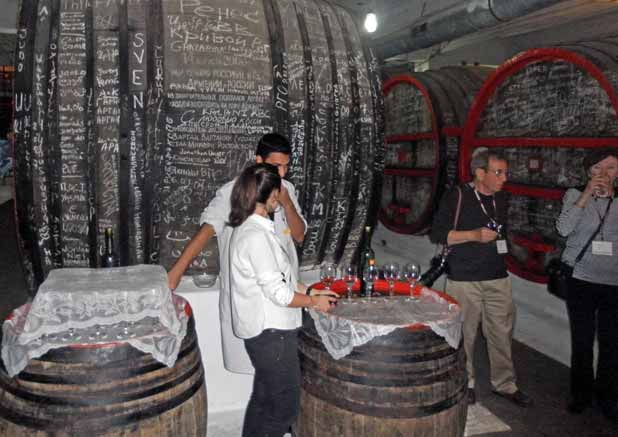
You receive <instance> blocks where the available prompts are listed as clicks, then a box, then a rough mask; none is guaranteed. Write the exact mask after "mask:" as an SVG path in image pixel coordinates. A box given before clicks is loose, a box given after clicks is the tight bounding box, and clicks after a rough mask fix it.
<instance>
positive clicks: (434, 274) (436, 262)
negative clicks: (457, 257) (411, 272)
mask: <svg viewBox="0 0 618 437" xmlns="http://www.w3.org/2000/svg"><path fill="white" fill-rule="evenodd" d="M449 252H450V249H449V248H447V247H445V248H444V249H442V253H441V254H440V255H436V256H434V257H433V258H431V261H430V262H429V264H430V267H429V270H427V271H426V272H425V273H423V274H422V275H421V277H420V278H419V280H418V282H420V283H421V284H423V285H424V286H426V287H431V286H432V285H433V284H434V282H436V280H437V279H438V278H439V277H440V276H442V275H443V274H444V273H447V272H448V263H447V258H448V254H449Z"/></svg>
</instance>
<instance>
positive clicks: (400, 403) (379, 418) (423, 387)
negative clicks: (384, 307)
mask: <svg viewBox="0 0 618 437" xmlns="http://www.w3.org/2000/svg"><path fill="white" fill-rule="evenodd" d="M299 351H300V360H301V369H302V392H301V407H300V415H299V420H298V423H297V435H298V436H299V437H305V436H323V437H327V436H333V437H334V436H337V437H344V436H345V437H352V436H354V437H357V436H367V437H375V436H393V435H397V436H428V435H431V436H439V437H451V436H452V437H455V436H463V433H464V428H465V424H466V415H467V408H468V407H467V402H466V397H465V393H466V386H467V376H466V371H465V354H464V351H463V348H461V347H460V348H459V349H453V348H452V347H450V346H449V345H448V344H447V342H446V341H445V340H444V339H443V338H442V337H440V336H438V335H437V334H435V333H434V332H433V331H431V330H430V329H429V328H425V327H418V326H415V327H414V328H401V329H396V330H395V331H393V332H392V333H391V334H388V335H385V336H379V337H375V338H374V339H373V340H371V341H370V342H368V343H366V344H365V345H363V346H359V347H356V348H355V349H354V350H353V351H352V352H351V353H350V354H349V355H347V356H346V357H344V358H341V359H340V360H335V359H333V358H332V357H331V355H330V354H329V353H328V352H327V351H326V349H325V348H324V346H323V344H322V341H321V339H320V336H319V335H318V333H317V331H316V329H315V325H314V322H313V320H312V319H311V317H308V316H307V317H305V320H304V323H303V329H302V331H301V333H300V337H299Z"/></svg>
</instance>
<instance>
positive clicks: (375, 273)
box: [363, 264, 380, 297]
mask: <svg viewBox="0 0 618 437" xmlns="http://www.w3.org/2000/svg"><path fill="white" fill-rule="evenodd" d="M379 274H380V272H379V270H378V268H377V267H376V266H375V265H374V264H370V265H368V266H367V268H366V269H365V270H364V271H363V280H364V281H365V284H367V291H366V293H367V297H371V295H372V293H373V283H374V282H375V281H376V280H377V279H378V277H379Z"/></svg>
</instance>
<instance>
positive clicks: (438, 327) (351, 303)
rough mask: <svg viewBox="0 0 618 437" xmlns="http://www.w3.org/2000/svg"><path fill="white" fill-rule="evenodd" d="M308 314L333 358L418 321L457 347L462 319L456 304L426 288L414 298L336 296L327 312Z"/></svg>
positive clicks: (344, 354) (337, 357)
mask: <svg viewBox="0 0 618 437" xmlns="http://www.w3.org/2000/svg"><path fill="white" fill-rule="evenodd" d="M309 314H311V317H312V318H313V320H314V322H315V327H316V330H317V331H318V334H320V337H321V338H322V343H323V344H324V346H325V347H326V350H327V351H328V352H329V353H330V354H331V355H332V357H333V358H335V359H336V360H338V359H340V358H343V357H345V356H346V355H348V354H349V353H350V352H352V350H353V349H354V348H355V347H357V346H361V345H363V344H365V343H367V342H369V341H371V340H372V339H373V338H374V337H377V336H380V335H387V334H390V333H391V332H393V331H394V330H395V329H398V328H407V327H410V326H412V325H418V324H420V325H424V326H427V327H428V328H430V329H431V330H432V331H433V332H435V333H436V334H438V335H439V336H441V337H444V339H445V340H446V342H447V343H448V344H449V345H450V346H451V347H453V348H457V347H458V345H459V341H460V339H461V326H462V322H463V318H462V314H461V311H460V308H459V305H457V304H455V303H453V302H452V301H449V300H447V299H446V298H444V297H443V296H441V295H440V294H439V293H437V292H435V291H433V290H430V289H428V288H422V289H421V290H420V291H419V293H418V294H417V296H415V297H410V296H395V297H372V298H353V299H340V300H339V302H338V304H337V307H336V308H334V309H333V310H332V311H331V312H330V313H322V312H319V311H314V310H310V311H309Z"/></svg>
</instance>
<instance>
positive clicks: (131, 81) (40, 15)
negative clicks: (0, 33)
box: [14, 0, 383, 290]
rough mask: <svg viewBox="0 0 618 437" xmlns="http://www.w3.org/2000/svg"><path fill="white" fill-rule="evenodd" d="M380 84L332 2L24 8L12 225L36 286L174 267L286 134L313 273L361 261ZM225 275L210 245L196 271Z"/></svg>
mask: <svg viewBox="0 0 618 437" xmlns="http://www.w3.org/2000/svg"><path fill="white" fill-rule="evenodd" d="M380 89H381V85H380V83H379V77H378V72H377V61H376V60H375V58H374V57H373V55H372V54H371V53H370V51H369V50H368V49H367V48H366V46H365V45H364V42H363V41H361V35H360V33H359V31H358V29H357V22H356V21H355V20H354V19H353V18H352V16H351V15H350V14H349V13H348V12H346V11H345V10H344V9H342V8H340V7H338V6H335V5H333V4H331V3H330V2H325V1H322V0H258V1H250V2H249V1H242V0H191V1H186V0H168V1H162V0H156V1H146V0H129V1H121V0H109V1H105V2H98V1H95V2H88V1H82V0H61V1H59V2H56V1H52V0H24V1H23V2H22V5H21V13H20V19H19V25H18V32H17V51H16V59H15V90H14V91H15V95H14V97H15V99H14V100H15V103H14V109H15V120H14V125H15V130H16V134H17V139H16V154H17V157H16V158H17V193H16V200H17V211H16V212H17V214H16V215H17V219H18V220H17V223H18V231H19V232H18V233H19V243H20V250H21V252H22V255H23V264H24V267H25V270H26V273H27V277H28V282H29V286H30V289H31V290H34V289H35V288H36V285H37V284H39V283H40V282H41V281H42V280H43V279H44V278H45V276H46V274H47V273H48V272H49V270H51V269H53V268H57V267H88V266H90V267H94V266H98V265H99V263H100V260H99V258H100V255H101V253H102V251H103V238H102V236H103V230H104V229H105V228H110V227H111V228H112V229H113V230H114V235H115V237H116V246H117V252H118V253H119V256H120V260H121V264H122V265H130V264H136V263H161V264H163V265H164V266H166V267H170V266H171V265H172V264H173V263H174V261H175V260H176V258H177V257H178V256H179V255H180V252H181V250H182V248H183V247H184V246H185V244H186V243H187V241H188V240H189V239H190V238H191V236H192V235H193V234H194V232H195V231H196V230H197V229H198V227H199V219H200V213H201V211H202V209H203V208H204V207H205V206H206V205H207V204H208V202H209V201H210V200H211V199H212V198H213V197H214V194H215V191H216V189H217V188H218V187H220V186H221V185H223V184H224V183H225V182H227V181H229V180H231V179H233V178H234V177H235V176H236V175H237V174H238V173H239V172H240V171H241V170H242V169H243V168H244V167H245V166H246V165H247V164H249V163H250V162H252V161H253V160H254V156H255V149H256V145H257V141H258V139H259V138H260V137H261V136H262V135H263V134H265V133H268V132H272V131H277V132H280V133H282V134H284V135H286V136H288V137H289V139H290V141H291V143H292V149H293V153H292V156H291V162H290V172H289V178H290V180H291V181H292V182H293V183H294V184H295V185H296V188H297V190H298V192H299V193H300V196H299V197H300V201H301V202H300V203H301V206H302V209H303V213H304V216H305V218H306V219H307V222H308V228H307V233H306V236H305V240H304V244H303V246H302V251H301V252H302V259H303V261H302V262H303V264H304V265H309V266H311V265H316V264H319V263H320V262H321V261H322V260H324V259H327V260H330V261H336V260H340V259H345V260H349V259H352V258H353V257H354V255H355V253H356V249H357V247H358V245H359V240H360V238H361V231H362V228H363V226H364V225H365V223H366V222H367V221H369V222H372V220H374V219H375V218H374V216H375V213H374V211H376V210H377V209H376V208H375V205H376V202H377V200H376V199H377V196H376V194H379V191H380V180H381V174H382V165H383V164H382V159H383V158H382V157H383V149H382V133H381V131H382V123H381V122H380V120H381V116H382V114H381V99H380ZM192 269H193V270H194V271H207V272H209V273H213V272H216V271H218V248H217V245H216V239H213V241H212V242H211V243H210V244H209V245H208V246H207V247H206V248H205V249H204V251H203V252H202V254H201V256H199V257H197V258H196V260H195V261H194V263H193V265H192Z"/></svg>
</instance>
